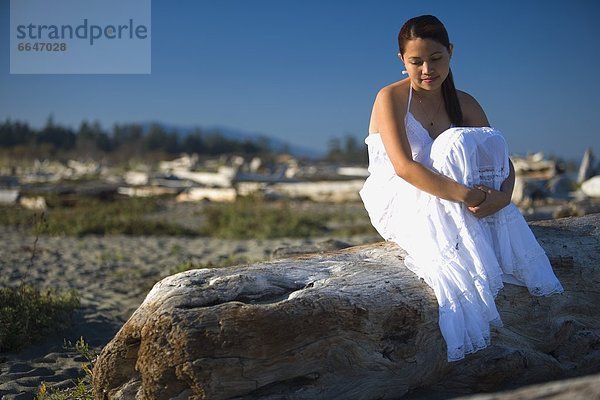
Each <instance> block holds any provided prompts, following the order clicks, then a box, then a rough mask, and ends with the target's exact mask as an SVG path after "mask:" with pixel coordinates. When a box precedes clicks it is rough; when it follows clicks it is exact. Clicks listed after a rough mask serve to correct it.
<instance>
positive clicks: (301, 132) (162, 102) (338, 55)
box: [0, 0, 600, 160]
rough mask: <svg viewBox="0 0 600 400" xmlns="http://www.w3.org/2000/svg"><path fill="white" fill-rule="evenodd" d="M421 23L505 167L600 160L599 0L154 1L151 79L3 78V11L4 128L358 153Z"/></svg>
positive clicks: (0, 92)
mask: <svg viewBox="0 0 600 400" xmlns="http://www.w3.org/2000/svg"><path fill="white" fill-rule="evenodd" d="M49 2H50V1H49ZM421 14H434V15H436V16H438V17H439V18H440V19H441V20H442V22H444V23H445V25H446V27H447V29H448V31H449V33H450V39H451V41H452V42H453V43H454V44H455V53H454V56H453V60H452V69H453V72H454V75H455V81H456V85H457V87H458V88H460V89H463V90H465V91H467V92H469V93H471V94H472V95H473V96H475V97H476V98H477V99H478V100H479V102H480V103H481V105H482V106H483V108H484V109H485V111H486V113H487V115H488V118H489V120H490V122H491V124H492V126H494V127H496V128H498V129H500V130H501V131H502V132H503V133H504V135H505V136H506V138H507V140H508V143H509V146H510V148H511V152H512V153H525V152H534V151H544V152H546V154H556V155H560V156H563V157H567V158H572V159H576V160H579V158H580V157H581V155H582V153H583V151H584V149H585V148H586V147H587V146H592V147H593V149H594V152H595V154H596V155H597V156H600V134H599V133H600V132H599V131H600V124H599V122H598V120H597V118H598V117H599V114H600V108H599V106H600V74H599V72H598V69H599V68H600V45H599V39H600V23H598V20H599V19H600V1H597V0H561V1H553V0H550V1H541V0H540V1H531V0H529V1H528V0H521V1H518V0H508V1H494V2H492V1H443V0H440V1H421V0H413V1H398V0H389V1H377V0H374V1H366V0H364V1H352V0H336V1H327V0H302V1H299V0H296V1H287V0H252V1H248V0H221V1H208V0H178V1H167V0H154V1H152V29H151V37H152V73H151V74H149V75H10V74H9V43H8V42H9V36H8V35H9V28H8V27H9V1H8V0H0V26H1V27H2V28H0V54H2V55H3V56H2V57H0V119H1V120H4V119H6V118H11V119H13V120H16V119H18V120H21V121H26V122H28V123H29V124H30V125H31V126H33V127H40V126H42V125H43V124H44V123H45V121H46V119H47V117H48V115H49V114H53V115H54V119H55V121H56V122H58V123H61V124H64V125H68V126H71V127H74V128H76V127H78V126H79V124H80V123H81V121H82V120H84V119H85V120H90V121H93V120H99V121H100V122H101V124H102V126H103V127H104V128H106V129H109V128H110V127H111V126H112V124H114V123H115V122H140V121H149V120H156V121H160V122H165V123H168V124H174V125H184V126H190V125H192V126H195V125H197V126H201V127H202V126H215V125H221V126H227V127H230V128H233V129H239V130H243V131H249V132H257V133H262V134H265V135H267V136H273V137H278V138H281V139H284V140H286V141H288V142H289V143H293V144H298V145H303V146H307V147H312V148H326V146H327V141H328V139H329V138H331V137H332V136H342V135H344V134H346V133H350V134H352V135H355V136H356V137H357V138H358V139H359V140H361V141H362V139H363V138H364V137H365V136H366V135H367V133H368V132H367V129H368V122H369V115H370V111H371V106H372V102H373V99H374V96H375V94H376V93H377V91H378V89H379V88H381V87H382V86H385V85H387V84H389V83H391V82H393V81H396V80H398V79H401V78H402V77H403V76H402V75H401V70H402V69H403V68H402V64H401V63H400V61H399V60H398V59H397V57H396V53H397V51H398V50H397V42H396V37H397V33H398V30H399V29H400V27H401V25H402V24H403V23H404V21H405V20H407V19H408V18H410V17H413V16H416V15H421Z"/></svg>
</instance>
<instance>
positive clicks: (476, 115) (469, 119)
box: [456, 90, 490, 127]
mask: <svg viewBox="0 0 600 400" xmlns="http://www.w3.org/2000/svg"><path fill="white" fill-rule="evenodd" d="M456 93H457V94H458V101H459V102H460V108H461V109H462V112H463V122H464V125H465V126H473V127H480V126H490V123H489V121H488V119H487V116H486V115H485V111H483V108H482V107H481V105H480V104H479V102H478V101H477V100H476V99H475V97H473V96H471V95H470V94H469V93H467V92H464V91H462V90H456Z"/></svg>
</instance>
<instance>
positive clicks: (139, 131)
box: [0, 116, 366, 162]
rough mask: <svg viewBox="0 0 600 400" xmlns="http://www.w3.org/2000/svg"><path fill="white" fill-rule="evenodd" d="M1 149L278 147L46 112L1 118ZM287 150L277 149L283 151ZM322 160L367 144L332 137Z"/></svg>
mask: <svg viewBox="0 0 600 400" xmlns="http://www.w3.org/2000/svg"><path fill="white" fill-rule="evenodd" d="M0 150H1V153H2V154H3V156H5V157H6V156H10V158H18V159H35V158H52V159H67V158H90V159H108V160H109V161H114V162H127V161H129V160H131V159H139V160H145V161H155V160H160V159H165V158H168V157H172V156H177V155H179V154H181V153H188V154H192V153H196V154H198V155H199V156H217V155H222V154H238V155H242V156H261V157H271V156H274V155H275V153H276V152H277V151H278V150H277V149H273V148H272V146H271V145H270V142H269V139H268V138H267V137H265V136H259V137H257V138H245V139H235V138H229V137H226V136H225V135H224V134H222V133H221V132H219V131H218V130H210V131H209V130H203V129H200V128H196V129H194V130H192V131H191V132H189V133H188V134H186V135H181V134H179V133H178V132H176V131H169V130H167V129H165V128H164V127H163V126H162V125H160V124H157V123H153V124H150V125H147V126H143V125H141V124H136V123H129V124H115V125H114V126H113V127H112V129H111V130H108V131H107V130H105V129H103V128H102V127H101V125H100V123H99V122H97V121H95V122H88V121H83V122H82V123H81V124H80V125H79V127H78V128H77V129H72V128H69V127H65V126H62V125H60V124H57V123H55V122H54V120H53V118H52V116H50V117H49V118H48V120H47V122H46V125H45V126H44V127H43V128H40V129H34V128H31V127H30V126H29V125H28V124H27V123H24V122H20V121H11V120H10V119H7V120H5V121H4V122H2V123H0ZM286 150H287V149H283V150H280V151H283V152H285V151H286ZM325 159H327V160H330V161H336V162H364V161H366V149H365V147H364V146H359V145H358V143H357V141H356V139H355V138H354V137H353V136H352V135H349V134H347V135H346V136H345V137H343V138H341V139H340V138H337V137H335V138H332V139H331V140H330V141H329V143H328V151H327V153H326V155H325Z"/></svg>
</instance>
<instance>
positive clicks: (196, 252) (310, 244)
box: [0, 205, 382, 400]
mask: <svg viewBox="0 0 600 400" xmlns="http://www.w3.org/2000/svg"><path fill="white" fill-rule="evenodd" d="M185 207H187V208H193V206H190V205H187V206H184V207H172V208H170V209H169V208H167V209H166V211H162V213H163V214H162V215H161V217H165V218H169V220H171V221H177V220H179V221H182V223H184V222H183V221H187V223H188V224H192V223H195V222H194V221H193V220H191V219H190V218H188V217H186V215H188V214H186V212H185ZM318 207H323V206H322V205H318ZM328 207H341V206H335V205H328ZM357 207H358V206H357ZM182 210H184V211H183V212H182ZM165 213H167V214H165ZM168 213H170V214H168ZM0 237H1V238H2V245H1V246H0V268H1V270H2V278H1V279H2V284H3V285H13V286H17V285H19V284H20V283H30V284H33V285H36V286H38V287H40V288H55V289H59V290H65V291H66V290H69V289H74V290H76V291H77V293H78V294H79V297H80V301H81V307H80V308H79V309H77V310H76V311H75V312H74V314H73V318H72V319H73V323H72V326H71V327H70V328H69V329H68V330H67V331H65V332H63V333H59V334H55V335H52V336H50V337H48V338H47V339H45V340H44V341H43V342H41V343H37V344H34V345H30V346H27V347H25V348H24V349H23V350H21V351H19V352H16V353H2V354H0V398H2V399H7V400H8V399H32V398H33V397H34V395H35V393H37V391H38V388H39V387H40V385H41V384H42V382H45V383H46V385H47V386H48V388H67V387H72V386H74V385H75V382H76V380H77V378H78V377H82V376H84V375H85V374H84V372H83V370H82V364H85V362H86V359H85V358H84V357H82V355H81V354H79V353H78V352H76V351H74V350H73V349H65V348H64V342H65V341H67V342H68V341H70V342H71V343H75V341H77V340H78V339H79V338H80V337H83V338H84V340H85V342H86V343H88V344H89V345H90V346H91V347H92V348H93V349H96V350H100V349H101V348H102V347H103V346H104V345H106V344H107V343H108V341H110V339H112V337H113V336H114V334H115V333H116V332H117V331H118V329H119V328H120V327H121V326H122V325H123V323H124V322H125V321H126V320H127V319H128V318H129V316H130V315H131V314H132V313H133V311H135V309H136V308H137V307H138V306H139V305H140V304H141V302H142V301H143V299H144V297H145V296H146V294H147V293H148V291H149V290H150V289H151V288H152V286H153V285H154V284H155V283H156V282H158V281H159V280H160V279H161V278H164V277H166V276H169V275H172V274H173V273H175V272H177V271H178V270H181V269H185V268H191V267H211V266H218V265H235V264H242V263H249V262H252V261H260V260H268V259H272V258H273V257H277V256H278V255H282V254H285V253H286V252H287V253H289V252H306V251H308V252H310V251H318V250H319V249H333V248H336V247H337V248H339V247H345V246H350V245H359V244H365V243H372V242H377V241H381V240H382V239H381V238H380V237H379V236H378V235H376V234H362V235H354V236H348V237H335V238H332V237H310V238H277V239H264V240H263V239H248V240H242V239H235V240H234V239H216V238H210V237H181V236H128V235H105V236H102V235H87V236H83V237H75V236H47V235H41V236H39V237H37V241H36V236H35V235H33V234H32V233H31V231H29V230H25V229H20V228H15V227H7V226H0ZM32 254H33V258H32Z"/></svg>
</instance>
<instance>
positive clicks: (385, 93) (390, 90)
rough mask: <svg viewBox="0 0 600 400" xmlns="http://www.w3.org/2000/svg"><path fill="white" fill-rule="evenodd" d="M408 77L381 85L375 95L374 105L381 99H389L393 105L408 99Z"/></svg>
mask: <svg viewBox="0 0 600 400" xmlns="http://www.w3.org/2000/svg"><path fill="white" fill-rule="evenodd" d="M409 82H410V79H408V78H406V79H402V80H400V81H397V82H393V83H391V84H389V85H387V86H384V87H382V88H381V89H379V91H378V92H377V96H375V106H376V105H377V103H378V102H379V101H381V100H382V99H386V100H391V101H392V102H393V103H394V104H395V105H401V104H406V102H407V101H408V85H409Z"/></svg>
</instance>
